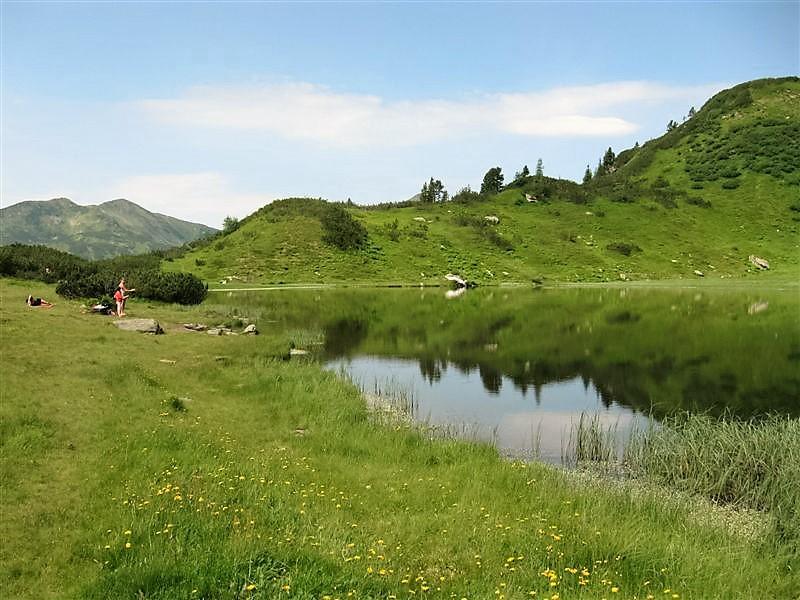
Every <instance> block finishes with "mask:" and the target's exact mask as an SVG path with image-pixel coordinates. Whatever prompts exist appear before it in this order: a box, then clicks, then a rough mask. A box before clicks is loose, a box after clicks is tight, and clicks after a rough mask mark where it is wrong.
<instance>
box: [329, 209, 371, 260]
mask: <svg viewBox="0 0 800 600" xmlns="http://www.w3.org/2000/svg"><path fill="white" fill-rule="evenodd" d="M320 222H321V223H322V229H323V234H322V241H324V242H325V243H326V244H330V245H331V246H334V247H336V248H339V250H360V249H361V248H363V247H364V246H365V245H366V243H367V238H368V235H367V230H366V228H365V227H364V226H363V225H362V224H361V223H360V222H359V221H358V220H356V219H355V218H353V216H352V215H351V214H350V213H349V212H347V210H345V208H344V207H343V206H340V205H338V204H329V205H327V206H326V207H325V210H324V211H323V212H322V214H321V216H320Z"/></svg>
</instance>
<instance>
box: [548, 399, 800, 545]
mask: <svg viewBox="0 0 800 600" xmlns="http://www.w3.org/2000/svg"><path fill="white" fill-rule="evenodd" d="M562 463H563V464H565V465H567V466H572V467H575V466H580V465H582V464H587V463H590V464H592V465H594V466H600V467H601V468H602V469H603V470H605V471H613V472H614V473H615V474H617V475H620V474H623V475H625V476H626V477H632V478H638V479H645V480H648V481H650V482H653V483H656V484H658V485H661V486H664V487H666V488H669V489H675V490H679V491H682V492H686V493H690V494H696V495H699V496H703V497H706V498H708V499H710V500H712V501H714V502H718V503H720V504H728V505H732V506H734V507H746V508H750V509H756V510H759V511H766V512H769V513H770V514H771V515H773V517H774V518H775V523H776V528H777V529H778V534H779V536H780V537H782V538H784V539H788V540H792V541H793V542H795V543H797V542H798V541H800V419H793V418H789V417H781V416H771V417H767V418H764V419H761V420H749V421H742V420H737V419H734V418H731V417H723V418H714V417H710V416H707V415H691V414H683V415H679V416H675V417H671V418H668V419H665V420H664V421H662V422H661V423H660V424H657V425H656V424H655V423H654V422H651V424H650V426H648V427H646V428H645V429H636V428H634V429H632V430H631V432H630V433H629V434H628V435H627V436H626V438H624V439H622V436H620V435H619V433H618V427H617V424H616V423H614V424H612V425H610V426H604V425H603V423H602V422H601V421H600V418H599V416H598V415H594V416H592V415H586V414H581V416H580V418H579V420H578V422H577V423H576V424H575V425H573V427H572V428H571V430H570V432H569V437H568V440H567V443H566V446H565V448H564V449H563V450H562Z"/></svg>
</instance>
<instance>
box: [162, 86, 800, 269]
mask: <svg viewBox="0 0 800 600" xmlns="http://www.w3.org/2000/svg"><path fill="white" fill-rule="evenodd" d="M798 165H800V79H798V78H796V77H791V78H783V79H766V80H758V81H753V82H749V83H745V84H741V85H738V86H736V87H734V88H731V89H729V90H725V91H723V92H720V93H719V94H717V95H715V96H714V97H713V98H711V99H710V100H709V101H708V102H707V103H706V104H705V105H704V106H703V107H702V108H701V109H700V110H695V109H693V108H692V109H689V110H688V113H687V115H686V117H684V118H683V119H682V122H681V123H678V121H676V120H674V119H671V120H670V122H669V123H668V124H667V132H666V133H665V134H664V135H663V136H661V137H659V138H657V139H654V140H651V141H649V142H647V143H645V144H643V145H642V146H638V145H637V146H636V147H634V148H631V149H628V150H624V151H622V152H619V153H618V154H616V153H615V152H614V151H613V150H612V149H610V148H609V150H608V151H607V152H606V153H605V155H604V156H603V157H602V158H601V160H600V163H599V164H598V167H597V169H596V170H595V171H594V172H592V170H591V169H587V173H586V175H585V177H584V182H583V183H582V184H577V183H575V182H572V181H567V180H559V179H552V178H549V177H547V176H546V172H544V169H543V168H542V163H541V162H539V164H537V167H536V170H535V172H534V173H533V174H531V173H530V170H529V169H527V168H522V170H521V171H520V172H518V173H517V174H516V176H515V177H514V178H513V179H512V180H511V181H510V182H508V183H506V184H505V185H504V177H503V174H502V172H501V170H500V168H499V167H492V168H491V169H489V170H488V171H487V173H486V174H485V176H484V177H483V183H482V186H481V192H474V191H472V190H470V189H468V188H467V189H464V190H460V191H458V192H457V193H454V194H447V193H446V190H445V189H444V186H443V185H442V184H441V182H440V181H439V180H437V179H434V178H431V179H430V180H429V181H426V182H425V183H424V185H423V188H422V194H421V198H422V200H427V201H416V202H405V203H400V204H395V205H378V206H371V207H358V206H355V205H349V204H348V205H344V204H340V205H331V204H327V203H324V202H323V201H321V200H311V199H292V200H284V201H279V202H275V203H273V204H271V205H267V206H265V207H264V208H262V209H261V210H259V211H258V212H256V213H254V214H253V215H251V216H250V217H248V218H246V219H244V220H243V221H242V222H241V223H238V224H237V225H238V227H237V228H236V229H235V230H231V231H230V232H229V233H227V234H226V235H222V236H218V237H217V238H215V239H214V240H211V241H210V242H209V243H206V244H195V245H193V246H194V247H193V248H192V249H191V250H187V251H186V252H184V253H180V252H179V253H176V254H175V255H174V256H173V258H171V259H169V260H170V261H171V262H167V263H165V268H166V269H168V270H173V269H175V270H184V271H190V272H193V273H195V274H196V275H198V276H199V277H201V278H204V279H207V280H212V281H213V280H220V281H222V280H227V281H232V280H238V281H241V282H249V283H280V282H284V283H289V282H303V283H329V282H369V283H373V284H392V283H415V282H425V283H434V282H435V283H439V282H441V281H442V277H443V276H444V275H445V274H446V273H449V272H454V273H459V274H460V275H462V276H463V277H465V278H468V279H472V280H475V281H478V282H481V283H503V282H524V281H530V280H549V281H581V282H592V281H619V280H645V279H681V278H684V279H698V278H701V277H702V278H706V279H710V278H717V279H719V278H741V277H747V276H752V277H756V276H757V277H760V278H769V279H773V280H776V279H780V280H785V281H796V280H797V278H798V276H800V243H799V242H800V237H799V236H798V225H799V224H800V167H798ZM507 179H511V178H506V180H507ZM331 228H333V229H334V230H335V231H334V233H337V232H338V234H340V235H345V237H347V236H351V237H353V239H357V242H356V243H353V244H350V245H346V246H342V245H337V243H336V242H335V241H334V240H335V237H336V235H333V234H332V233H331ZM345 229H347V231H348V233H347V234H344V233H343V231H344V230H345ZM751 256H757V257H759V258H763V259H765V260H766V261H768V262H769V265H770V269H769V271H760V269H759V268H758V267H757V266H755V265H754V264H753V263H752V262H751V261H750V257H751Z"/></svg>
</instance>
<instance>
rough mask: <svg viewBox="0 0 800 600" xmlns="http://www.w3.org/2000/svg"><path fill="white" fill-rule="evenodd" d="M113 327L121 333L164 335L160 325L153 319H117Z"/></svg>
mask: <svg viewBox="0 0 800 600" xmlns="http://www.w3.org/2000/svg"><path fill="white" fill-rule="evenodd" d="M114 325H116V326H117V327H118V328H119V329H122V330H123V331H138V332H140V333H152V334H153V335H157V334H159V333H164V330H163V329H161V325H159V324H158V321H156V320H155V319H119V320H117V321H114Z"/></svg>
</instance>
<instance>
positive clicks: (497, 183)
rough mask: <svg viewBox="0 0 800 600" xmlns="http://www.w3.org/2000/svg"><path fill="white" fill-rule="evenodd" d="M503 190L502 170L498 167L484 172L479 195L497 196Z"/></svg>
mask: <svg viewBox="0 0 800 600" xmlns="http://www.w3.org/2000/svg"><path fill="white" fill-rule="evenodd" d="M502 188H503V170H502V169H501V168H500V167H492V168H491V169H489V170H488V171H486V175H484V176H483V183H481V194H499V193H500V190H501V189H502Z"/></svg>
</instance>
